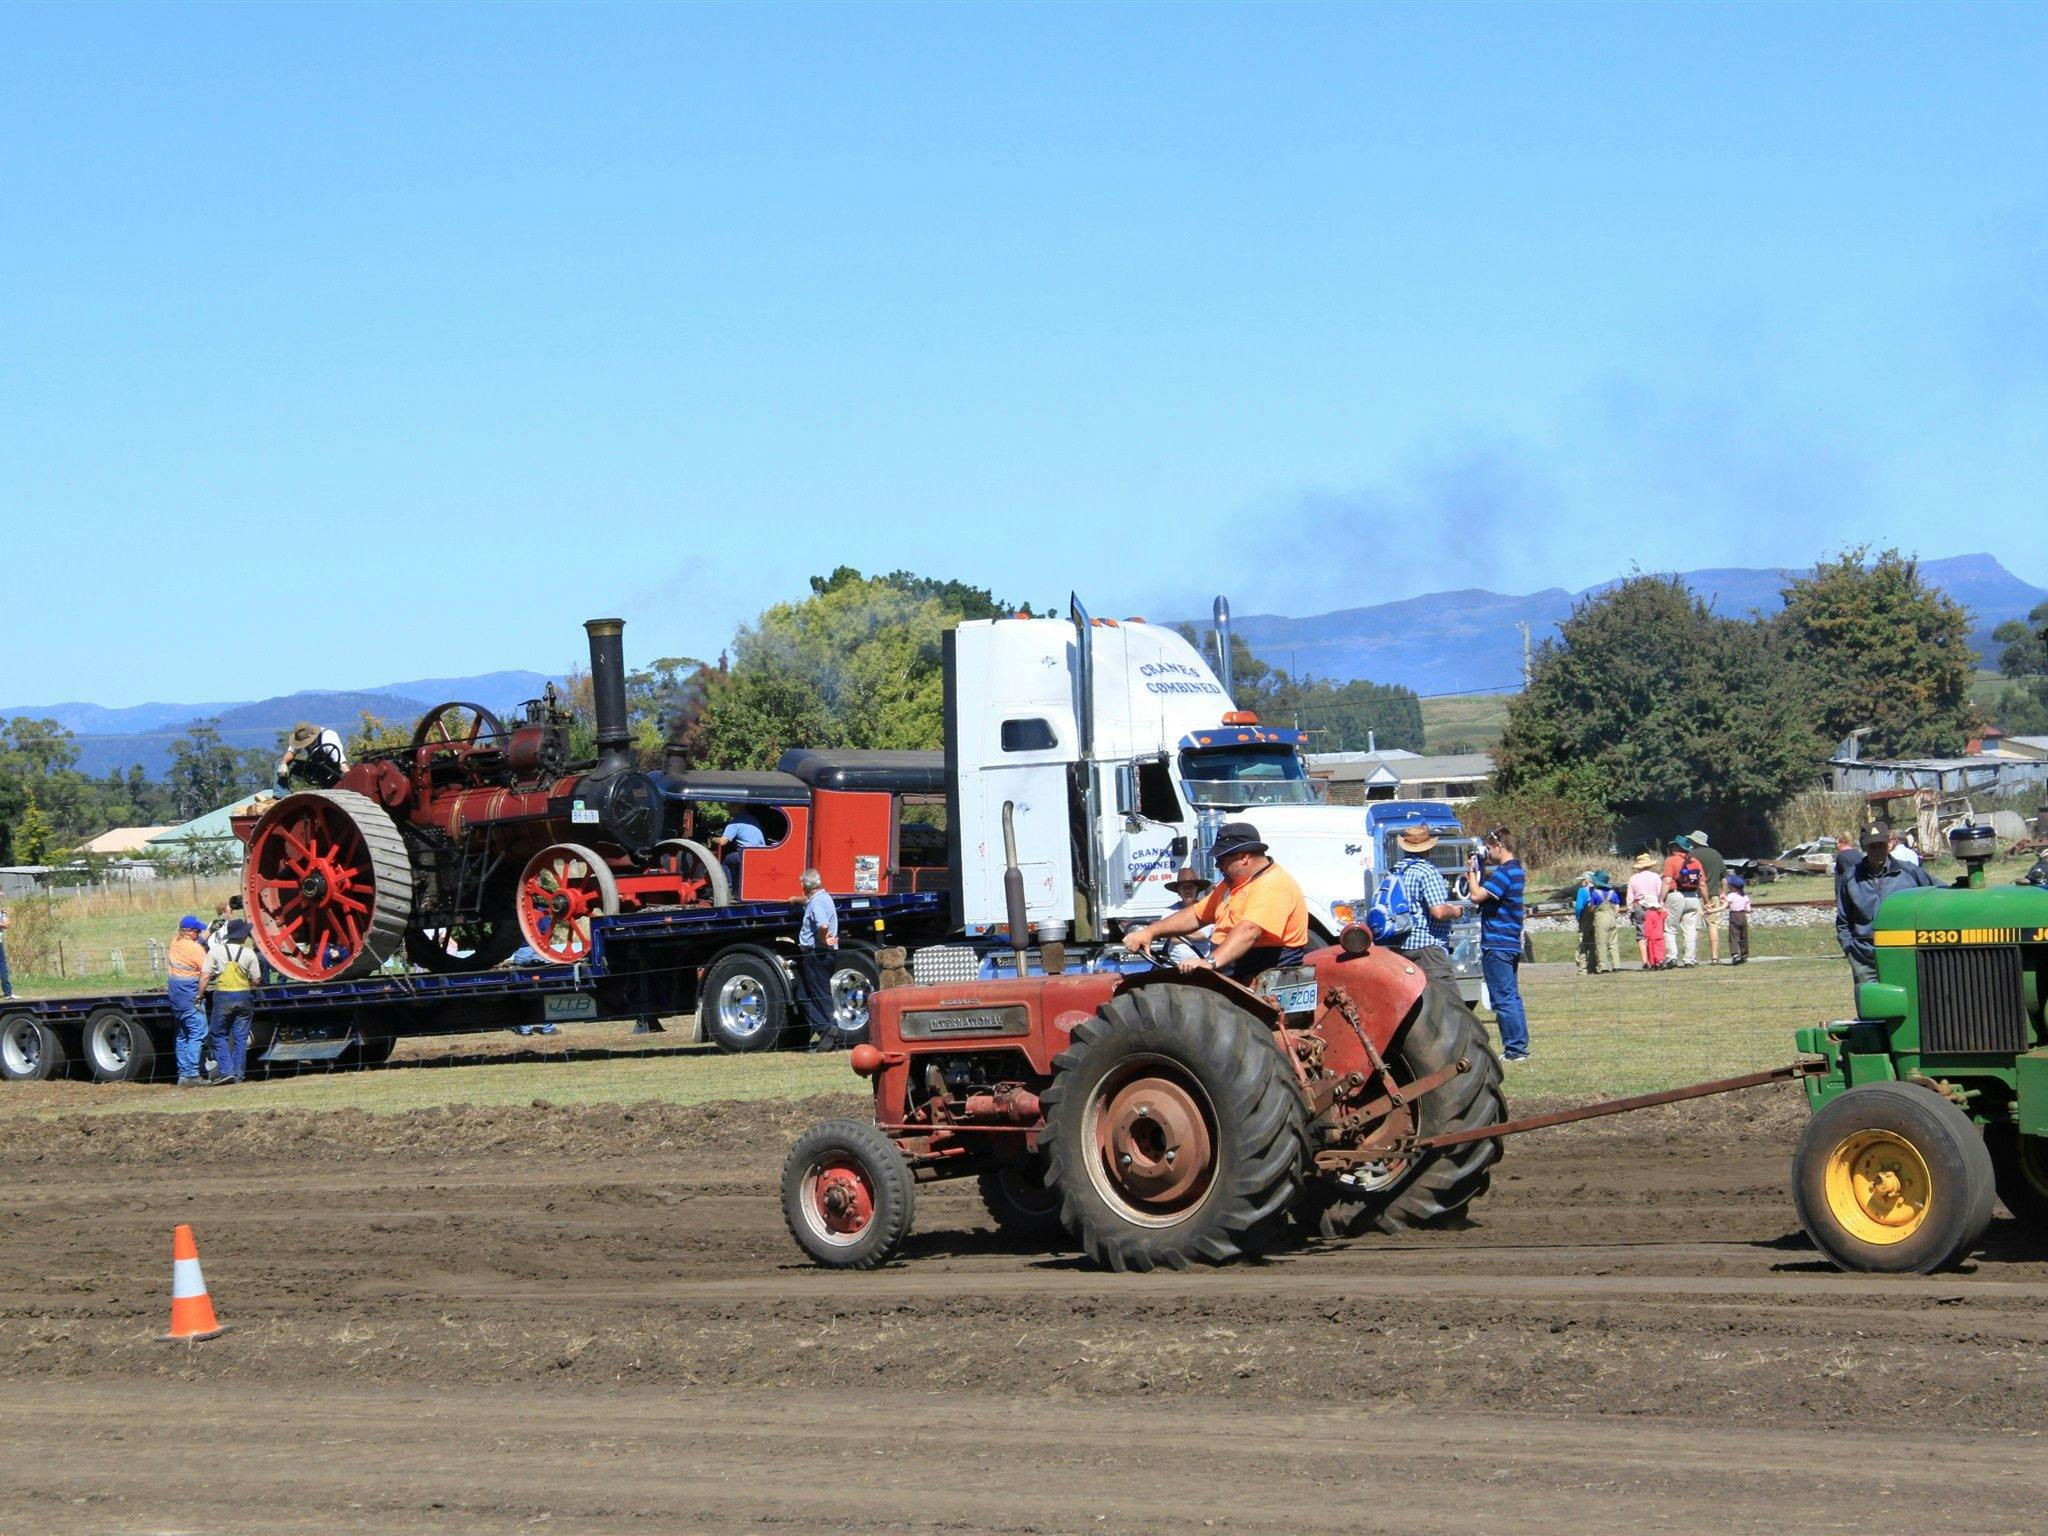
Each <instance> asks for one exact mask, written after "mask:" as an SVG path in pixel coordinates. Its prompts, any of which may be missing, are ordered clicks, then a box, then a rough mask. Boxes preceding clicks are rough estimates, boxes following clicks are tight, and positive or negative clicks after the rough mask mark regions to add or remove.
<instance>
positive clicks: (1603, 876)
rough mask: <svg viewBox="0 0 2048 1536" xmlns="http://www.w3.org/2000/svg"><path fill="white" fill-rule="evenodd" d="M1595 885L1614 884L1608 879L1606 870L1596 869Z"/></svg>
mask: <svg viewBox="0 0 2048 1536" xmlns="http://www.w3.org/2000/svg"><path fill="white" fill-rule="evenodd" d="M1593 883H1594V884H1595V885H1612V884H1613V883H1614V882H1613V881H1612V880H1610V879H1609V878H1608V876H1607V871H1606V870H1604V869H1596V870H1594V871H1593Z"/></svg>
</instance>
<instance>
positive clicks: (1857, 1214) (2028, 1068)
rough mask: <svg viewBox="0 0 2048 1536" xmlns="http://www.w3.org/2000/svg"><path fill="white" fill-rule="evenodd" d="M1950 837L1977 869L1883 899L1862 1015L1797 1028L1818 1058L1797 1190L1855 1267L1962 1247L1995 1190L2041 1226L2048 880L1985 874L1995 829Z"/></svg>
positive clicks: (1889, 1264)
mask: <svg viewBox="0 0 2048 1536" xmlns="http://www.w3.org/2000/svg"><path fill="white" fill-rule="evenodd" d="M1949 839H1950V846H1951V849H1952V850H1953V851H1954V853H1955V854H1956V856H1957V857H1958V858H1960V859H1961V860H1963V862H1964V865H1965V867H1966V869H1967V870H1968V873H1967V874H1966V876H1965V877H1964V879H1963V881H1962V882H1960V883H1959V884H1958V885H1956V886H1950V887H1935V888H1928V889H1918V890H1907V891H1900V892H1898V893H1896V894H1894V895H1892V896H1890V897H1888V898H1886V900H1885V902H1884V905H1883V907H1882V908H1881V909H1880V910H1879V913H1878V921H1877V925H1876V933H1875V939H1876V943H1875V948H1876V953H1877V980H1876V981H1874V982H1865V983H1864V984H1863V985H1862V986H1861V987H1860V988H1859V989H1858V996H1857V1010H1856V1011H1857V1013H1858V1015H1859V1017H1857V1018H1856V1019H1853V1020H1850V1021H1847V1022H1843V1023H1837V1024H1823V1025H1818V1026H1815V1027H1813V1028H1809V1029H1803V1030H1801V1031H1800V1032H1799V1047H1800V1049H1801V1050H1802V1051H1805V1052H1807V1053H1809V1054H1812V1055H1817V1056H1820V1057H1822V1058H1823V1059H1824V1060H1825V1062H1826V1071H1825V1072H1824V1073H1822V1074H1821V1075H1818V1076H1815V1077H1810V1078H1808V1079H1807V1082H1806V1092H1807V1096H1808V1100H1809V1102H1810V1104H1811V1106H1812V1108H1813V1111H1814V1115H1813V1118H1812V1120H1811V1121H1810V1122H1808V1124H1807V1127H1806V1131H1805V1134H1804V1135H1802V1136H1801V1137H1800V1140H1799V1148H1798V1151H1797V1152H1796V1153H1795V1154H1794V1159H1793V1170H1792V1186H1793V1195H1794V1198H1795V1200H1796V1201H1797V1203H1798V1207H1799V1219H1800V1222H1801V1223H1802V1224H1803V1225H1804V1226H1805V1228H1806V1230H1807V1233H1808V1234H1809V1235H1810V1236H1811V1237H1812V1238H1813V1241H1814V1242H1815V1244H1816V1245H1818V1246H1819V1248H1820V1249H1821V1251H1822V1252H1824V1253H1825V1254H1827V1256H1828V1257H1829V1258H1831V1259H1833V1260H1834V1261H1835V1262H1836V1263H1837V1264H1839V1265H1841V1266H1842V1267H1843V1268H1845V1269H1860V1270H1888V1271H1918V1272H1923V1273H1924V1272H1926V1271H1928V1270H1933V1269H1939V1268H1941V1267H1942V1266H1944V1265H1946V1264H1949V1263H1952V1262H1954V1261H1955V1260H1956V1259H1958V1258H1960V1257H1962V1256H1963V1255H1964V1254H1965V1253H1967V1252H1968V1251H1969V1250H1970V1248H1971V1247H1972V1245H1974V1244H1975V1243H1976V1241H1977V1239H1978V1238H1979V1237H1981V1236H1982V1235H1983V1232H1984V1229H1985V1227H1986V1226H1987V1225H1988V1224H1989V1223H1990V1220H1991V1204H1992V1198H1993V1196H1994V1194H1995V1195H1996V1197H1997V1198H1998V1199H1999V1200H2001V1201H2003V1202H2004V1204H2005V1207H2006V1209H2007V1210H2009V1211H2011V1212H2012V1214H2013V1215H2014V1216H2015V1217H2017V1218H2018V1219H2019V1221H2020V1222H2021V1223H2022V1224H2023V1225H2025V1226H2027V1227H2029V1228H2032V1229H2034V1230H2036V1231H2042V1232H2048V1021H2044V1018H2043V1015H2042V1004H2043V1001H2044V999H2048V890H2043V889H2041V888H2039V887H2038V886H2032V885H2013V886H2002V887H1997V888H1993V887H1990V886H1988V885H1987V884H1986V882H1985V878H1984V864H1985V862H1986V861H1987V860H1988V859H1989V858H1990V857H1991V855H1992V853H1993V851H1994V848H1995V844H1994V840H1993V838H1992V835H1991V831H1990V829H1989V828H1987V827H1973V826H1965V827H1958V828H1956V829H1955V831H1953V832H1951V833H1950V834H1949Z"/></svg>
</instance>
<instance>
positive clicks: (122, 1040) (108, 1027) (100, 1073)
mask: <svg viewBox="0 0 2048 1536" xmlns="http://www.w3.org/2000/svg"><path fill="white" fill-rule="evenodd" d="M78 1046H79V1054H80V1055H82V1056H84V1057H85V1065H86V1069H87V1070H88V1071H90V1072H91V1073H92V1075H93V1080H94V1081H95V1082H101V1083H140V1082H146V1081H148V1079H149V1076H150V1074H151V1073H152V1072H153V1071H155V1069H156V1042H155V1041H153V1040H152V1039H150V1037H149V1030H148V1028H147V1027H146V1026H144V1024H143V1023H142V1021H141V1020H140V1019H137V1018H135V1017H134V1016H133V1015H131V1014H128V1013H124V1012H122V1011H121V1010H120V1009H119V1008H95V1009H94V1010H93V1011H92V1012H91V1013H90V1014H89V1015H87V1017H86V1020H85V1028H84V1029H83V1030H81V1031H80V1032H79V1037H78Z"/></svg>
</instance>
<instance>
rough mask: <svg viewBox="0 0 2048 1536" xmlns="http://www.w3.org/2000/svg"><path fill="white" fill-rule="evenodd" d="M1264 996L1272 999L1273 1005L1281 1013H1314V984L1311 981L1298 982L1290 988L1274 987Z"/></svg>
mask: <svg viewBox="0 0 2048 1536" xmlns="http://www.w3.org/2000/svg"><path fill="white" fill-rule="evenodd" d="M1266 995H1267V996H1268V997H1270V998H1272V999H1273V1005H1274V1006H1275V1007H1276V1008H1278V1009H1279V1010H1280V1011H1281V1012H1282V1013H1314V1012H1315V1011H1316V984H1315V983H1314V982H1312V981H1304V982H1300V983H1297V984H1296V985H1294V986H1291V987H1275V988H1274V989H1273V990H1272V991H1271V992H1269V993H1267V994H1266Z"/></svg>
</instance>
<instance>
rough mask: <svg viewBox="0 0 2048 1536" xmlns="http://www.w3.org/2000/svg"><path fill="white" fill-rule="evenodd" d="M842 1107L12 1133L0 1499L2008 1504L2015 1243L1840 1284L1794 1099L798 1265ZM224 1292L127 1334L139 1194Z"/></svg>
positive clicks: (1658, 1523)
mask: <svg viewBox="0 0 2048 1536" xmlns="http://www.w3.org/2000/svg"><path fill="white" fill-rule="evenodd" d="M857 1107H858V1105H857V1101H855V1100H853V1099H851V1098H844V1099H838V1100H814V1101H811V1102H809V1103H805V1104H790V1103H772V1102H771V1103H755V1104H745V1105H731V1104H727V1105H720V1104H714V1105H704V1106H696V1107H691V1108H683V1107H677V1106H673V1105H653V1104H650V1105H646V1106H642V1107H626V1108H607V1107H595V1106H577V1107H573V1108H545V1109H527V1110H514V1109H493V1110H463V1109H450V1110H441V1111H430V1112H420V1113H412V1114H403V1115H393V1116H381V1117H372V1116H367V1115H362V1114H359V1113H355V1112H350V1111H342V1112H336V1113H326V1114H299V1113H263V1112H257V1113H240V1114H227V1113H222V1114H182V1115H125V1114H124V1115H111V1116H109V1115H100V1116H93V1117H85V1116H76V1117H68V1118H63V1119H53V1120H52V1119H36V1118H32V1117H18V1118H17V1117H11V1118H9V1119H8V1120H7V1121H6V1122H5V1123H4V1126H0V1176H4V1179H5V1189H6V1194H5V1197H4V1200H5V1211H6V1221H5V1225H4V1227H0V1312H4V1318H5V1330H4V1334H0V1380H4V1389H0V1435H4V1437H5V1440H6V1443H7V1444H9V1445H11V1446H12V1447H13V1449H12V1451H11V1453H10V1455H9V1458H8V1462H9V1472H8V1476H7V1477H6V1478H5V1479H0V1530H4V1531H7V1532H46V1531H48V1532H73V1531H76V1532H152V1531H205V1532H251V1533H254V1532H264V1533H274V1532H315V1531H318V1532H326V1531H335V1530H343V1529H346V1530H348V1531H351V1532H384V1531H444V1530H450V1531H453V1530H461V1531H490V1532H497V1531H527V1530H548V1531H575V1532H586V1531H587V1532H598V1531H604V1532H610V1531H669V1530H699V1529H715V1530H802V1531H811V1530H859V1531H927V1530H934V1531H936V1530H943V1531H968V1530H972V1531H979V1530H999V1531H1098V1530H1114V1531H1162V1532H1164V1531H1175V1532H1182V1531H1187V1530H1202V1529H1227V1530H1242V1531H1271V1532H1296V1531H1308V1530H1322V1529H1339V1528H1342V1529H1346V1530H1351V1531H1372V1530H1390V1531H1395V1530H1398V1531H1400V1532H1403V1533H1407V1536H1414V1533H1423V1532H1436V1531H1459V1532H1503V1533H1506V1532H1527V1531H1551V1530H1569V1531H1572V1532H1575V1533H1582V1532H1586V1531H1607V1530H1614V1531H1631V1532H1639V1531H1657V1530H1674V1531H1676V1530H1685V1531H1695V1530H1709V1529H1711V1530H1771V1531H1788V1530H1830V1531H1832V1530H1842V1531H1849V1530H1856V1531H1865V1532H1885V1531H1905V1530H1912V1531H1959V1532H1960V1531H1968V1532H1973V1533H1980V1532H1997V1531H2020V1530H2023V1529H2024V1530H2033V1529H2038V1508H2037V1506H2038V1492H2037V1489H2038V1484H2039V1477H2038V1461H2037V1460H2036V1458H2037V1457H2038V1455H2039V1454H2040V1442H2039V1438H2038V1437H2039V1434H2040V1429H2041V1426H2042V1425H2043V1423H2044V1419H2048V1364H2044V1359H2043V1353H2042V1345H2043V1342H2044V1338H2048V1262H2044V1258H2048V1252H2044V1251H2043V1250H2038V1249H2032V1250H2030V1249H2029V1248H2028V1247H2027V1246H2026V1245H2025V1244H2024V1243H2023V1242H2022V1241H2021V1240H2020V1239H2019V1238H2018V1237H2017V1235H2016V1234H2015V1233H2014V1232H2013V1231H2012V1228H2011V1224H2010V1223H2009V1222H2005V1221H2003V1220H2001V1221H2000V1222H1999V1223H1998V1224H1997V1225H1996V1226H1995V1227H1994V1229H1993V1234H1992V1242H1993V1246H1992V1248H1991V1250H1990V1252H1989V1253H1988V1254H1986V1255H1985V1256H1984V1258H1983V1259H1982V1260H1981V1261H1980V1262H1979V1263H1977V1264H1976V1266H1975V1267H1974V1268H1973V1269H1971V1270H1970V1271H1969V1272H1967V1273H1963V1274H1956V1275H1948V1276H1942V1277H1938V1278H1935V1279H1931V1280H1919V1279H1912V1280H1890V1279H1874V1278H1851V1277H1846V1276H1841V1275H1837V1274H1835V1273H1834V1272H1833V1271H1831V1270H1828V1269H1825V1268H1823V1267H1822V1266H1820V1265H1819V1264H1817V1262H1816V1261H1815V1259H1814V1256H1813V1255H1812V1253H1811V1252H1810V1251H1809V1250H1808V1249H1807V1248H1806V1246H1805V1244H1804V1242H1803V1240H1802V1239H1800V1238H1799V1237H1798V1235H1797V1230H1796V1225H1795V1223H1794V1221H1793V1218H1792V1214H1791V1209H1790V1205H1789V1202H1788V1199H1787V1196H1786V1193H1785V1187H1784V1186H1785V1172H1786V1161H1787V1155H1788V1153H1789V1150H1790V1147H1791V1144H1792V1141H1793V1138H1794V1137H1795V1136H1796V1134H1797V1129H1798V1126H1799V1124H1800V1121H1801V1119H1802V1117H1803V1111H1802V1110H1801V1108H1800V1107H1799V1104H1798V1102H1797V1098H1796V1093H1795V1092H1794V1091H1792V1090H1785V1091H1773V1092H1768V1093H1765V1094H1763V1095H1761V1096H1751V1097H1749V1098H1747V1099H1746V1100H1728V1101H1721V1102H1719V1103H1715V1104H1709V1105H1706V1106H1691V1107H1685V1108H1674V1109H1666V1110H1659V1111H1654V1112H1651V1113H1647V1114H1642V1115H1637V1116H1633V1117H1625V1118H1623V1119H1618V1120H1613V1121H1608V1122H1603V1123H1600V1124H1598V1125H1594V1126H1586V1127H1579V1128H1576V1129H1572V1130H1566V1131H1553V1132H1545V1133H1540V1134H1538V1135H1536V1136H1532V1137H1529V1138H1527V1139H1525V1140H1524V1141H1522V1142H1520V1143H1519V1144H1516V1145H1514V1146H1513V1147H1512V1148H1511V1151H1510V1156H1509V1159H1508V1160H1507V1161H1506V1162H1505V1163H1504V1164H1503V1167H1502V1172H1501V1176H1500V1178H1499V1180H1498V1182H1497V1183H1496V1185H1495V1187H1494V1190H1493V1192H1492V1194H1491V1195H1489V1196H1488V1197H1487V1198H1486V1200H1485V1201H1484V1202H1483V1204H1482V1205H1481V1206H1480V1207H1479V1208H1477V1209H1476V1211H1475V1216H1476V1217H1477V1219H1476V1221H1475V1222H1474V1223H1473V1224H1472V1225H1471V1226H1470V1227H1468V1228H1466V1229H1465V1230H1462V1231H1456V1232H1440V1233H1431V1234H1428V1235H1425V1236H1421V1237H1415V1238H1407V1239H1402V1240H1382V1241H1370V1242H1361V1243H1357V1244H1353V1245H1350V1246H1346V1247H1330V1246H1317V1247H1308V1248H1304V1249H1302V1250H1300V1251H1298V1252H1293V1253H1289V1254H1287V1255H1284V1256H1282V1257H1280V1258H1279V1259H1277V1260H1276V1261H1273V1262H1270V1263H1267V1264H1264V1265H1260V1266H1257V1267H1251V1266H1246V1267H1240V1268H1236V1269H1232V1270H1226V1271H1204V1272H1198V1273H1193V1274H1187V1275H1161V1276H1114V1275H1105V1274H1099V1273H1094V1272H1091V1271H1088V1270H1084V1269H1081V1268H1078V1267H1076V1266H1075V1265H1074V1264H1073V1263H1072V1262H1071V1261H1070V1260H1069V1259H1067V1258H1065V1257H1062V1256H1059V1255H1046V1254H1040V1253H1033V1252H1027V1251H1020V1250H1018V1249H1016V1248H1014V1247H1010V1246H1007V1245H1006V1244H1005V1243H1004V1242H1003V1241H1002V1240H1000V1239H998V1238H997V1237H996V1236H995V1235H994V1234H993V1232H992V1230H991V1228H990V1224H989V1223H988V1222H987V1220H986V1219H985V1218H984V1216H983V1215H982V1213H981V1210H980V1207H979V1205H978V1203H977V1202H976V1200H975V1199H974V1197H973V1195H972V1193H971V1190H970V1189H969V1188H966V1187H962V1186H939V1187H937V1188H931V1189H927V1190H926V1191H924V1192H923V1195H922V1197H921V1200H920V1204H919V1217H918V1224H917V1235H916V1236H915V1237H914V1238H913V1240H912V1247H911V1250H910V1254H909V1257H908V1260H907V1261H906V1262H904V1263H902V1264H900V1265H898V1266H896V1267H894V1268H891V1269H888V1270H886V1271H883V1272H881V1273H877V1274H873V1275H864V1276H834V1275H830V1274H827V1273H825V1272H822V1271H819V1270H816V1269H811V1268H808V1267H804V1266H801V1265H800V1264H799V1263H798V1262H797V1257H796V1253H795V1250H794V1248H793V1247H792V1245H791V1244H790V1242H789V1241H788V1239H787V1237H786V1236H785V1234H784V1233H783V1231H782V1227H781V1219H780V1215H779V1212H778V1208H777V1205H776V1200H775V1193H774V1187H773V1181H774V1176H775V1172H776V1169H777V1166H778V1163H779V1160H780V1155H781V1151H782V1148H783V1147H784V1146H785V1145H786V1144H787V1142H788V1140H789V1139H790V1138H791V1137H792V1136H794V1135H795V1133H796V1132H797V1131H798V1130H799V1129H801V1128H802V1127H803V1126H804V1125H805V1124H807V1123H809V1122H810V1121H811V1120H812V1119H813V1118H815V1117H817V1116H818V1115H819V1114H820V1113H822V1112H828V1111H831V1110H834V1109H846V1110H855V1109H857ZM181 1220H182V1221H190V1222H192V1223H193V1224H194V1226H195V1227H196V1228H197V1230H198V1234H199V1240H200V1248H201V1255H202V1258H203V1260H204V1264H205V1270H206V1276H207V1279H208V1281H209V1282H210V1284H211V1289H212V1293H213V1296H214V1299H215V1301H216V1303H217V1304H218V1306H219V1308H220V1311H221V1314H222V1316H223V1318H224V1320H226V1321H228V1322H229V1323H231V1324H232V1325H233V1331H232V1332H231V1333H229V1334H228V1335H227V1337H225V1338H224V1339H221V1340H219V1341H217V1342H215V1343H212V1344H209V1345H202V1346H198V1347H196V1348H193V1347H187V1346H175V1347H172V1346H162V1345H158V1344H156V1343H154V1342H152V1341H151V1335H152V1334H153V1333H155V1332H156V1331H158V1330H159V1329H160V1328H161V1327H162V1325H163V1322H164V1317H165V1315H166V1311H167V1306H168V1300H167V1297H168V1281H169V1263H168V1260H169V1248H170V1228H171V1226H172V1224H173V1223H174V1222H177V1221H181Z"/></svg>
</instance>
